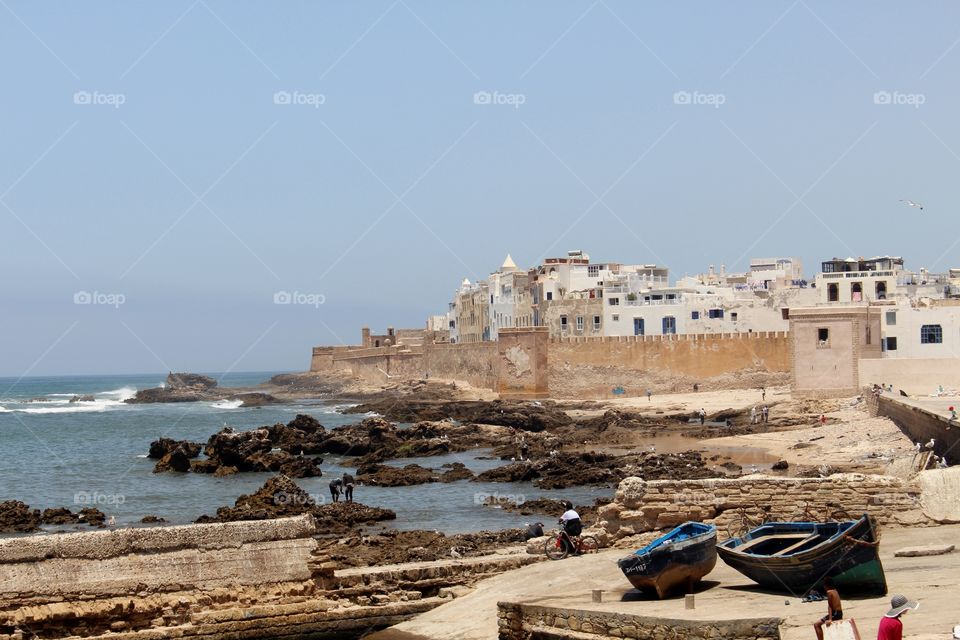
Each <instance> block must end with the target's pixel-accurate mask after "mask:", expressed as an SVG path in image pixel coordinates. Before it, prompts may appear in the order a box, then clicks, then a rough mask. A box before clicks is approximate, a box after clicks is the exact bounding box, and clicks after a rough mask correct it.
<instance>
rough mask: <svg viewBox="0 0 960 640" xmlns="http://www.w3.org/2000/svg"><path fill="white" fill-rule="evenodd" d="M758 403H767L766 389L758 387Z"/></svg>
mask: <svg viewBox="0 0 960 640" xmlns="http://www.w3.org/2000/svg"><path fill="white" fill-rule="evenodd" d="M760 401H761V402H766V401H767V388H766V387H760Z"/></svg>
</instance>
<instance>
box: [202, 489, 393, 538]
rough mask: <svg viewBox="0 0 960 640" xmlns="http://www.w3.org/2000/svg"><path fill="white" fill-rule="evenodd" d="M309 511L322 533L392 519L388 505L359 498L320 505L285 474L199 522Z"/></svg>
mask: <svg viewBox="0 0 960 640" xmlns="http://www.w3.org/2000/svg"><path fill="white" fill-rule="evenodd" d="M304 513H310V514H312V515H313V516H314V518H315V519H316V520H317V525H318V529H319V530H320V531H321V532H323V533H342V532H345V531H348V530H349V529H350V528H352V527H354V526H356V525H358V524H369V523H371V522H379V521H381V520H393V519H394V518H396V517H397V516H396V514H395V513H394V512H393V511H390V510H389V509H379V508H377V507H368V506H366V505H363V504H360V503H358V502H350V503H346V502H337V503H333V504H325V505H322V506H320V505H318V504H317V503H316V501H315V500H314V499H313V498H312V497H311V496H310V494H308V493H307V492H306V491H304V490H303V489H301V488H300V486H299V485H297V483H296V482H294V481H293V480H291V479H290V478H288V477H286V476H282V475H280V476H274V477H273V478H270V479H269V480H267V482H266V483H265V484H264V485H263V486H262V487H260V489H258V490H257V492H256V493H253V494H250V495H242V496H240V497H239V498H237V501H236V504H235V505H234V506H233V507H220V508H219V509H217V515H216V517H210V516H206V515H204V516H201V517H200V518H198V519H197V522H234V521H238V520H268V519H272V518H284V517H289V516H296V515H300V514H304Z"/></svg>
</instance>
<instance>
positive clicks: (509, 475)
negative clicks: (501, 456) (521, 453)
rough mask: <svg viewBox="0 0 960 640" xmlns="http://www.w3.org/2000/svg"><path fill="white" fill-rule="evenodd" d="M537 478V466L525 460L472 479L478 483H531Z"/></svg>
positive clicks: (538, 474) (538, 473)
mask: <svg viewBox="0 0 960 640" xmlns="http://www.w3.org/2000/svg"><path fill="white" fill-rule="evenodd" d="M539 477H540V471H539V469H538V468H537V465H534V464H533V463H532V462H531V461H529V460H527V461H525V462H514V463H511V464H508V465H505V466H503V467H497V468H496V469H490V470H488V471H484V472H483V473H481V474H480V475H478V476H477V477H476V478H474V479H475V480H476V481H478V482H532V481H534V480H536V479H537V478H539Z"/></svg>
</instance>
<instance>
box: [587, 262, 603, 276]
mask: <svg viewBox="0 0 960 640" xmlns="http://www.w3.org/2000/svg"><path fill="white" fill-rule="evenodd" d="M587 275H588V276H589V277H591V278H596V277H597V276H599V275H600V265H598V264H591V265H588V266H587Z"/></svg>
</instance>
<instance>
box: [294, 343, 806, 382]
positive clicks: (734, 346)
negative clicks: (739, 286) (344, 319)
mask: <svg viewBox="0 0 960 640" xmlns="http://www.w3.org/2000/svg"><path fill="white" fill-rule="evenodd" d="M311 371H329V372H333V371H348V372H350V373H351V374H353V375H355V376H359V377H361V378H364V379H366V380H369V381H371V382H376V383H383V382H386V381H388V380H397V379H419V378H423V377H425V376H429V377H431V378H439V379H445V380H461V381H464V382H467V383H469V384H471V385H473V386H475V387H479V388H484V389H491V390H493V391H497V392H498V393H500V394H501V395H503V396H504V397H517V398H540V397H545V396H546V395H548V394H549V395H552V396H554V397H560V398H584V397H593V398H602V397H609V396H610V395H611V391H612V389H613V388H614V387H620V388H622V389H623V391H624V392H625V395H635V396H638V395H642V394H643V393H644V392H645V391H646V389H648V388H649V389H653V390H654V391H657V392H660V391H667V390H670V391H676V390H684V391H686V390H688V389H689V388H690V386H691V385H692V384H693V383H694V382H696V383H699V384H700V385H701V387H703V388H704V389H709V388H715V389H716V388H747V387H759V386H771V385H773V384H786V383H787V382H788V380H789V372H790V342H789V337H788V334H787V332H784V331H770V332H766V331H760V332H755V333H740V334H730V333H724V334H711V335H679V336H628V337H615V338H563V339H558V338H549V334H548V331H547V330H546V328H544V327H533V328H525V329H504V330H501V331H500V332H499V340H497V341H495V342H476V343H466V344H450V343H431V342H429V341H428V342H426V343H424V344H423V345H422V346H406V345H400V346H396V345H393V346H384V347H315V348H314V350H313V356H312V360H311Z"/></svg>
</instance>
